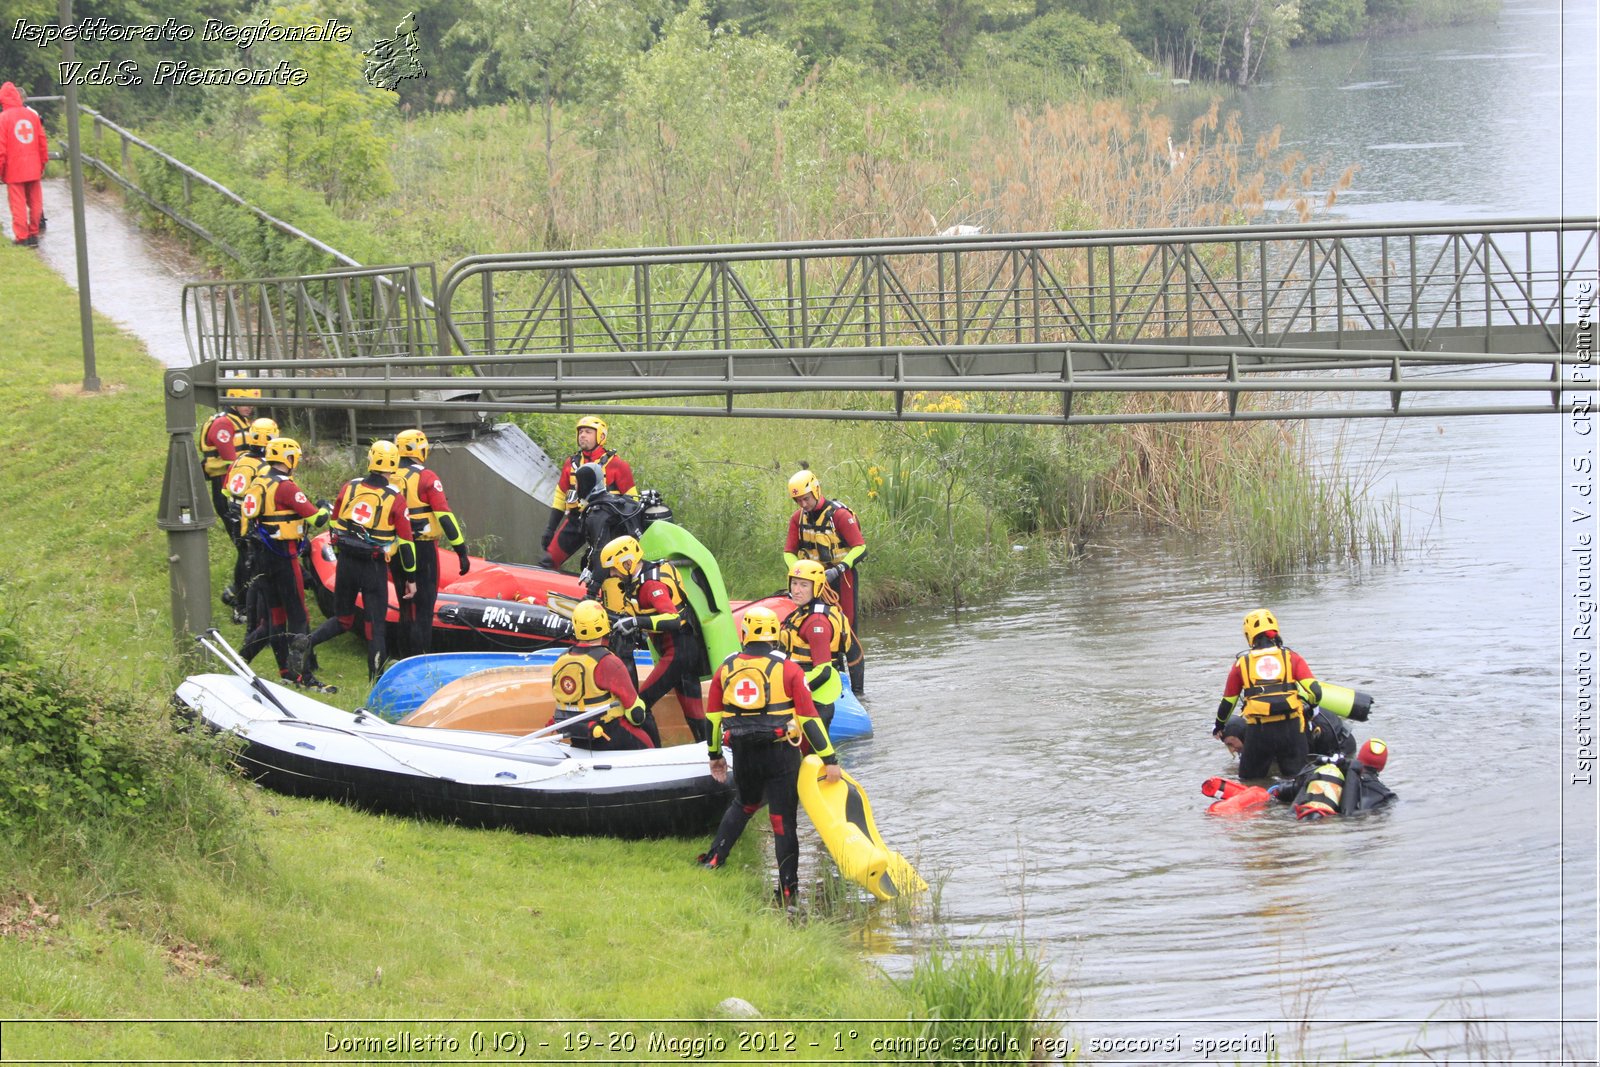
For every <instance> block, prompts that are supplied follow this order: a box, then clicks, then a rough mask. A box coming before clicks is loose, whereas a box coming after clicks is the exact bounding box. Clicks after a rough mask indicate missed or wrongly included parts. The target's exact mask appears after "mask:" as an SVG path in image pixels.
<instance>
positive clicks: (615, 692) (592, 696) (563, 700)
mask: <svg viewBox="0 0 1600 1067" xmlns="http://www.w3.org/2000/svg"><path fill="white" fill-rule="evenodd" d="M610 632H611V619H610V617H609V616H608V615H607V614H606V609H605V608H603V607H601V606H600V605H599V604H597V603H595V602H594V601H593V600H584V601H581V602H579V604H578V606H577V607H575V608H573V609H572V635H573V636H574V637H576V638H577V640H576V641H575V642H573V645H572V647H571V648H570V649H568V650H567V651H566V652H563V653H562V654H561V658H560V659H558V660H556V662H555V666H553V667H552V668H550V692H551V694H552V695H553V696H554V697H555V704H556V708H555V714H554V715H552V716H551V718H550V724H551V725H552V726H553V725H555V724H556V723H558V722H565V721H566V720H568V719H571V718H573V717H574V716H577V715H583V714H585V713H592V714H589V716H588V717H587V718H585V719H583V720H582V721H581V722H575V723H573V724H572V725H571V726H567V727H563V728H562V731H561V732H562V733H563V734H564V735H566V736H567V737H568V738H569V739H571V741H572V743H573V744H574V745H576V746H578V747H580V748H591V749H595V750H597V751H606V750H619V749H638V748H655V747H657V745H658V744H659V741H658V740H657V739H654V738H652V737H651V736H650V735H649V734H648V733H647V732H646V731H645V729H644V722H645V716H646V712H645V708H644V701H642V700H640V699H639V694H638V693H637V692H636V691H635V690H634V688H633V679H632V678H631V677H629V675H628V666H627V664H625V663H623V662H622V660H621V659H619V658H618V657H617V656H616V655H615V654H614V653H613V652H612V651H611V650H610V649H608V648H607V647H606V645H605V639H606V635H607V634H609V633H610Z"/></svg>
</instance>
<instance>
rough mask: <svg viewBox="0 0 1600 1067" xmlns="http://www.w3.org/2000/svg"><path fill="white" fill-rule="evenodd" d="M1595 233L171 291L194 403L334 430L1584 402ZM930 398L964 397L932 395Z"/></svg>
mask: <svg viewBox="0 0 1600 1067" xmlns="http://www.w3.org/2000/svg"><path fill="white" fill-rule="evenodd" d="M1596 231H1597V220H1596V219H1593V218H1584V219H1534V220H1506V221H1493V222H1477V223H1469V222H1455V223H1439V224H1423V225H1409V224H1391V225H1381V226H1350V225H1342V224H1317V225H1267V226H1239V227H1220V228H1213V229H1190V230H1163V231H1156V230H1147V231H1106V232H1097V233H1047V234H1006V235H992V236H989V235H976V236H965V237H909V238H896V239H876V240H846V241H819V242H794V243H776V244H755V245H722V246H702V247H686V248H636V249H617V250H604V251H587V252H540V253H528V254H518V255H478V256H469V257H467V258H466V259H463V260H461V261H460V262H458V263H456V264H455V265H453V266H451V267H450V268H449V269H448V270H446V271H445V272H444V275H443V277H442V279H441V278H438V277H437V276H436V272H435V270H434V268H433V267H431V266H428V265H418V264H409V265H401V266H389V267H352V268H349V269H341V270H336V271H331V272H328V273H323V274H315V275H309V276H304V277H293V278H264V279H252V280H244V281H225V282H205V283H195V284H192V285H189V286H188V287H186V289H185V294H184V308H183V311H184V319H185V331H186V334H187V336H188V338H189V341H190V345H191V354H192V356H193V359H194V361H195V364H196V367H195V371H194V376H195V384H196V386H197V387H198V388H199V390H200V393H201V399H202V401H204V400H210V399H214V397H215V390H216V388H217V383H218V382H219V381H221V380H222V379H224V378H229V379H234V378H239V379H240V381H239V384H243V385H247V386H258V387H261V388H262V389H264V390H266V391H267V395H268V396H269V397H271V398H272V399H271V400H269V401H267V403H269V404H270V405H271V406H274V407H288V408H302V409H329V410H332V411H338V412H341V413H348V417H349V419H350V420H351V427H350V428H351V430H352V432H354V431H356V429H357V424H358V423H359V424H360V425H361V428H363V429H370V430H372V431H374V432H382V431H384V430H385V429H388V428H390V427H398V426H402V425H418V424H421V425H424V426H429V425H432V426H436V427H441V428H442V427H444V426H448V425H450V424H452V423H454V424H466V423H472V422H474V421H481V420H485V419H487V418H488V417H489V416H490V415H492V414H494V413H500V412H595V411H602V412H603V411H612V412H631V413H640V414H653V415H698V416H739V417H761V418H847V419H877V420H925V421H938V420H960V421H989V422H1029V423H1056V424H1063V425H1073V424H1086V423H1102V422H1150V421H1219V420H1258V419H1310V418H1363V417H1396V416H1400V417H1404V416H1440V415H1469V414H1501V413H1532V412H1561V411H1570V410H1571V409H1572V406H1573V404H1574V403H1578V404H1583V403H1586V402H1587V401H1586V400H1585V399H1583V397H1582V395H1581V394H1582V390H1581V389H1579V390H1576V391H1574V390H1572V389H1570V388H1568V386H1569V385H1571V384H1573V383H1572V381H1571V380H1570V379H1571V374H1572V372H1573V370H1574V369H1575V368H1578V367H1581V366H1583V365H1586V364H1589V362H1590V360H1591V359H1592V347H1585V344H1584V340H1585V338H1586V337H1588V338H1592V333H1586V332H1585V331H1588V330H1591V327H1590V326H1589V323H1590V322H1592V308H1593V299H1594V292H1595V286H1596V284H1597V282H1600V270H1597V260H1600V248H1597V236H1596ZM1586 301H1587V303H1586ZM1586 308H1587V309H1588V310H1585V309H1586ZM1586 316H1587V317H1586ZM1455 393H1470V394H1472V396H1471V397H1466V398H1463V397H1450V396H1449V395H1448V394H1455ZM948 396H957V397H961V398H963V402H962V403H958V404H949V403H937V402H935V401H936V399H937V398H939V397H948ZM1185 398H1186V399H1185ZM932 408H937V409H938V410H930V409H932Z"/></svg>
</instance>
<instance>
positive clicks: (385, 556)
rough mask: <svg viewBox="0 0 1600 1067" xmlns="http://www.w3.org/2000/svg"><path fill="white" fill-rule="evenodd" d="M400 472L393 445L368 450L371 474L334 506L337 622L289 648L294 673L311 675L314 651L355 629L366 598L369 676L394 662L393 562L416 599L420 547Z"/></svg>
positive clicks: (347, 486) (355, 481) (348, 487)
mask: <svg viewBox="0 0 1600 1067" xmlns="http://www.w3.org/2000/svg"><path fill="white" fill-rule="evenodd" d="M399 469H400V449H399V448H397V447H396V446H395V443H394V442H393V441H374V442H372V447H371V448H370V449H369V450H368V451H367V474H366V476H365V477H363V478H352V479H351V480H350V481H348V482H345V483H344V486H343V488H341V489H340V490H339V496H338V498H337V499H336V500H335V501H334V502H333V515H334V519H333V546H334V551H335V552H337V553H338V555H339V564H338V567H337V569H336V570H335V571H334V582H333V612H334V614H333V618H331V619H328V620H326V621H324V622H323V624H322V625H321V626H318V627H317V628H316V630H315V631H313V632H312V633H311V634H310V635H309V636H307V637H297V638H295V639H294V641H293V642H292V643H291V644H290V646H289V670H290V671H291V672H292V673H294V674H298V675H303V674H305V672H306V670H307V664H308V663H309V657H310V655H311V652H312V650H313V649H315V648H316V647H317V646H318V645H320V644H321V643H322V642H324V641H328V640H331V639H333V638H335V637H338V636H339V635H340V634H342V633H344V632H345V631H346V630H350V629H353V628H354V627H355V624H356V597H358V596H359V597H360V598H361V607H362V611H363V613H364V614H365V616H366V622H367V677H368V678H369V679H373V680H375V679H376V678H377V677H378V676H379V675H380V674H382V673H383V668H384V665H385V664H386V663H387V662H388V659H389V655H388V646H387V644H386V643H385V634H384V631H385V628H386V626H387V623H388V613H389V569H388V564H389V560H390V558H392V557H393V556H395V555H397V554H398V555H399V557H400V564H401V567H402V568H403V570H404V571H405V575H406V581H405V582H404V583H403V584H402V585H401V587H400V588H399V590H397V592H398V593H399V594H400V596H402V597H407V596H413V595H415V593H416V591H417V587H416V585H415V584H414V583H413V582H412V581H411V580H410V576H411V573H412V572H413V571H415V570H416V555H415V553H416V548H415V547H414V546H413V545H412V543H411V520H410V519H408V518H407V517H406V503H405V498H404V497H402V496H401V495H400V490H398V489H396V488H395V487H394V486H393V485H392V484H391V483H390V481H389V479H390V478H391V477H393V476H394V473H395V471H397V470H399Z"/></svg>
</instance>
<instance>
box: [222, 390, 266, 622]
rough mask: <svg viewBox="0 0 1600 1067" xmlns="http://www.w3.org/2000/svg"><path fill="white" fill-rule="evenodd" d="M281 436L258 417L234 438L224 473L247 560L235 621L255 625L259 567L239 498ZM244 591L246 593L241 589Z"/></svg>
mask: <svg viewBox="0 0 1600 1067" xmlns="http://www.w3.org/2000/svg"><path fill="white" fill-rule="evenodd" d="M276 436H278V424H277V423H276V422H274V421H273V420H271V419H268V418H259V419H256V420H255V421H254V422H252V423H250V425H249V426H247V427H245V430H244V433H242V434H240V435H239V436H238V437H235V438H234V444H235V446H236V447H235V449H234V451H235V456H234V460H233V462H232V463H231V464H229V465H228V472H227V473H226V474H224V475H223V476H222V498H223V500H224V501H225V502H226V504H225V506H226V507H227V509H228V514H227V518H228V519H229V521H231V522H232V523H233V525H234V527H235V528H236V529H237V530H238V531H239V539H238V541H237V542H236V544H237V545H238V548H239V553H238V554H239V558H241V559H242V560H243V561H244V583H243V584H242V585H240V584H237V582H236V588H235V589H234V593H233V596H232V601H233V603H232V607H233V621H234V622H244V623H247V624H248V625H249V627H250V628H252V629H253V628H254V627H255V625H256V623H257V621H258V619H257V616H256V615H255V614H253V613H252V608H251V603H250V594H249V592H248V590H249V589H250V588H251V587H252V585H253V584H254V582H255V579H256V575H257V574H258V573H259V568H258V567H257V566H256V561H255V558H254V554H253V550H252V548H251V544H250V538H249V532H250V531H249V529H248V528H247V526H246V524H245V522H244V520H243V517H242V515H241V513H240V511H239V501H240V499H241V498H242V497H243V496H244V494H245V491H246V490H248V489H249V488H250V483H251V482H253V481H255V480H256V475H258V474H260V473H261V469H262V467H263V465H264V464H265V463H266V458H265V457H266V454H267V442H269V441H271V440H272V439H273V438H274V437H276ZM241 590H243V591H244V592H243V595H241V593H240V591H241Z"/></svg>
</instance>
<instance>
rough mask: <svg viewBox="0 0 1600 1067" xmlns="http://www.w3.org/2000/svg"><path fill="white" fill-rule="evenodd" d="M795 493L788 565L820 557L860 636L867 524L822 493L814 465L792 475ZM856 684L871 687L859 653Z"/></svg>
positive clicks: (785, 546) (841, 605) (854, 674)
mask: <svg viewBox="0 0 1600 1067" xmlns="http://www.w3.org/2000/svg"><path fill="white" fill-rule="evenodd" d="M789 495H790V496H791V497H792V498H794V502H795V503H796V504H797V505H799V507H798V509H797V510H796V511H795V513H794V514H793V515H790V516H789V533H788V536H787V537H786V538H785V539H784V542H783V564H784V566H785V567H793V566H794V564H795V561H796V560H801V559H814V560H816V561H817V562H818V563H820V564H822V566H823V572H824V574H825V575H826V576H827V579H828V584H829V585H831V586H832V587H833V588H834V590H835V591H836V592H837V593H838V594H839V608H840V610H842V611H843V612H844V617H845V618H846V619H848V620H849V621H850V629H851V631H852V632H853V633H854V634H856V635H858V636H859V635H860V633H861V626H860V624H859V623H858V622H857V621H856V566H857V565H858V564H859V563H860V562H861V561H862V560H863V559H864V558H865V557H866V554H867V545H866V541H864V540H863V539H862V537H861V525H860V523H858V522H856V516H855V513H854V512H853V511H851V510H850V509H849V508H848V507H846V506H845V505H844V504H842V503H840V502H839V501H837V500H829V499H827V498H826V497H824V496H823V495H822V484H821V483H820V482H819V481H817V476H816V475H815V474H813V473H812V472H811V471H809V470H802V471H799V472H797V473H796V474H795V476H794V477H793V478H790V479H789ZM850 685H851V688H853V689H854V690H855V691H856V693H857V694H860V693H862V692H863V691H864V690H865V684H864V674H863V670H862V664H861V661H860V660H859V658H858V659H857V660H856V661H855V662H854V663H852V664H851V665H850Z"/></svg>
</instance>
